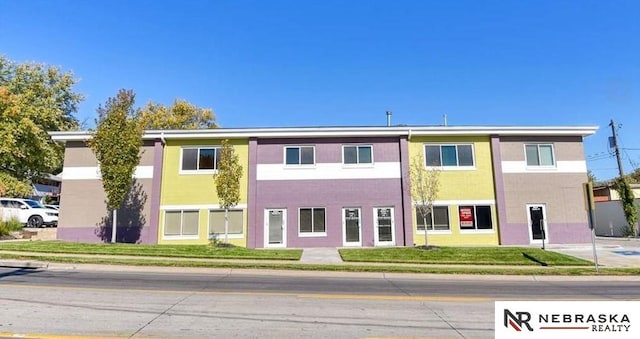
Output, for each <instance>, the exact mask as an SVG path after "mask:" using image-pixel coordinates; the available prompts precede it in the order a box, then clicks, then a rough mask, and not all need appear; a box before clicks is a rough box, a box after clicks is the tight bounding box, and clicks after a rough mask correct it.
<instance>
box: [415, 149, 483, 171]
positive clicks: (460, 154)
mask: <svg viewBox="0 0 640 339" xmlns="http://www.w3.org/2000/svg"><path fill="white" fill-rule="evenodd" d="M424 155H425V156H424V159H425V164H426V166H427V167H445V168H453V167H473V166H474V164H475V162H474V159H473V145H472V144H425V145H424Z"/></svg>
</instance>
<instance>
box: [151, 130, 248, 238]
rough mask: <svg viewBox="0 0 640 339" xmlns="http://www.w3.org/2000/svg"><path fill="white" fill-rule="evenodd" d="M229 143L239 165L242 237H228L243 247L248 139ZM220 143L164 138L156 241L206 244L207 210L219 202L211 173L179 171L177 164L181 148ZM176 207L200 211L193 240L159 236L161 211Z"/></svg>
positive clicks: (217, 141) (162, 231)
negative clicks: (195, 237)
mask: <svg viewBox="0 0 640 339" xmlns="http://www.w3.org/2000/svg"><path fill="white" fill-rule="evenodd" d="M229 143H230V144H231V145H232V146H233V147H234V149H235V152H236V155H238V160H239V162H240V165H241V166H242V168H243V173H242V177H241V179H240V201H239V203H238V205H239V206H243V207H241V209H243V210H244V216H245V223H244V226H243V229H244V231H243V236H242V238H234V239H229V243H231V244H233V245H236V246H246V236H247V227H246V216H247V214H248V213H247V211H246V206H247V192H248V162H249V142H248V140H247V139H231V140H229ZM221 144H222V140H221V139H196V140H167V145H166V146H165V150H164V160H163V162H164V166H163V170H162V188H161V192H162V193H161V197H160V216H159V232H158V238H157V241H158V243H160V244H168V243H175V244H207V243H208V242H209V234H208V211H209V209H211V208H215V209H218V208H219V204H220V201H219V199H218V194H217V193H216V187H215V181H214V179H213V173H210V172H205V173H193V174H191V173H190V174H183V173H180V167H181V166H182V164H181V150H182V148H183V147H194V146H204V147H206V146H214V147H219V146H221ZM179 209H189V210H193V209H196V210H198V211H200V223H199V228H198V229H199V234H198V236H197V239H179V238H171V237H165V236H164V235H163V233H164V212H165V211H166V210H179Z"/></svg>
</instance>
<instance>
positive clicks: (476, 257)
mask: <svg viewBox="0 0 640 339" xmlns="http://www.w3.org/2000/svg"><path fill="white" fill-rule="evenodd" d="M340 255H341V256H342V260H344V261H346V262H348V261H355V262H380V263H411V264H453V265H528V266H588V265H593V263H592V262H590V261H586V260H582V259H578V258H574V257H570V256H567V255H563V254H560V253H555V252H551V251H544V250H542V249H538V248H528V247H439V248H435V249H430V250H424V249H420V248H417V247H394V248H371V249H369V248H358V249H341V250H340Z"/></svg>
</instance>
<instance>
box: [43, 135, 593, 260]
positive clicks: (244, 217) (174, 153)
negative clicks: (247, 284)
mask: <svg viewBox="0 0 640 339" xmlns="http://www.w3.org/2000/svg"><path fill="white" fill-rule="evenodd" d="M596 129H597V128H596V127H482V126H473V127H457V126H402V127H317V128H255V129H211V130H167V131H147V132H146V133H145V134H144V137H143V138H144V142H145V146H144V147H143V149H144V153H143V159H142V161H141V164H140V166H138V170H137V172H136V178H137V180H138V182H139V183H140V185H141V186H140V187H139V190H138V192H137V195H141V194H143V195H145V196H146V197H148V199H146V200H144V203H141V200H140V199H138V200H137V202H138V205H140V206H138V207H139V210H140V211H139V212H138V215H137V217H138V219H140V220H142V221H143V222H141V227H138V230H137V231H138V233H139V238H138V239H137V240H136V241H135V242H146V243H161V244H168V243H182V244H203V243H207V242H208V241H209V240H210V239H221V238H222V237H223V232H224V213H223V211H222V210H221V209H220V206H219V202H218V198H217V194H216V193H215V185H214V181H213V174H214V173H215V172H216V164H217V160H216V159H217V158H216V157H217V155H218V153H217V152H218V147H219V146H220V144H221V141H222V140H224V139H228V140H230V142H231V144H232V145H233V146H234V148H235V150H236V153H237V154H238V155H239V159H240V163H241V165H242V166H243V169H244V173H243V177H242V185H241V201H240V203H239V204H238V206H236V207H235V208H234V209H233V210H232V211H231V214H230V225H229V239H230V242H231V243H233V244H235V245H238V246H247V247H252V248H262V247H289V248H304V247H323V246H331V247H343V246H356V247H373V246H413V245H414V244H421V243H423V242H424V240H423V239H424V230H425V228H426V229H427V232H428V237H429V244H430V245H469V246H471V245H498V244H506V245H512V244H532V243H533V244H535V243H539V242H540V241H541V238H542V236H543V234H544V237H545V239H546V242H550V243H583V242H587V241H589V229H588V226H587V215H586V212H585V211H584V202H583V196H582V183H583V182H585V181H586V180H587V169H586V163H585V160H584V153H583V148H582V147H583V145H582V138H583V137H585V136H588V135H591V134H593V133H595V131H596ZM51 134H52V137H53V138H54V140H59V141H66V142H67V151H66V152H67V153H66V154H65V164H64V170H63V175H62V178H63V184H64V187H65V188H64V192H63V195H62V202H61V209H62V210H65V211H66V210H67V209H69V210H71V211H72V212H69V213H74V212H73V211H74V210H75V211H78V212H76V213H75V214H71V215H69V214H67V213H66V212H62V215H61V219H60V222H59V235H58V238H59V239H63V240H74V241H102V239H104V237H103V234H102V233H100V232H96V229H98V230H100V229H101V228H100V227H99V226H100V225H102V224H104V220H103V219H102V218H104V217H105V216H106V214H105V212H106V209H105V207H104V192H103V191H102V186H101V185H100V180H99V172H98V171H97V164H96V161H95V157H94V156H93V153H91V150H90V149H89V148H87V147H86V145H85V143H84V140H86V139H87V138H89V137H90V134H88V132H53V133H51ZM418 154H422V155H423V156H424V158H425V162H426V164H425V166H429V167H432V168H437V169H439V170H440V171H441V173H440V192H439V195H438V198H437V199H436V201H435V208H434V214H433V216H431V215H430V216H429V218H428V220H427V225H423V221H422V217H421V216H418V215H417V212H416V211H415V207H414V205H413V203H412V201H411V195H410V189H409V181H410V178H409V164H410V161H411V159H412V158H413V157H414V156H415V155H418ZM134 206H135V204H129V206H128V210H129V212H131V209H132V207H134ZM125 214H126V213H125ZM132 220H133V219H131V218H130V219H129V220H128V221H127V222H128V223H125V224H124V225H122V227H123V231H122V232H124V233H127V232H130V231H132V229H131V228H132V227H133V226H134V224H132V223H131V221H132ZM540 227H542V228H540ZM542 230H544V233H542ZM134 231H135V230H134ZM118 232H119V233H120V229H119V230H118ZM134 233H135V232H134ZM96 234H98V235H99V236H98V235H96ZM134 238H135V237H134ZM127 239H128V240H131V239H132V238H127Z"/></svg>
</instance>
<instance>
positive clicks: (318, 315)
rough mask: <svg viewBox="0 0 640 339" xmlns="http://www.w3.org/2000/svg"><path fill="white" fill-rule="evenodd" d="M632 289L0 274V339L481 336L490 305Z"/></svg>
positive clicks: (621, 294) (318, 276)
mask: <svg viewBox="0 0 640 339" xmlns="http://www.w3.org/2000/svg"><path fill="white" fill-rule="evenodd" d="M638 286H639V283H638V282H637V281H560V280H545V281H532V280H526V281H523V280H510V279H508V278H504V279H501V278H492V277H482V276H477V277H476V278H473V279H472V280H469V279H461V278H460V277H455V276H447V277H446V278H442V277H440V278H433V277H424V276H420V275H415V276H411V275H407V276H401V275H388V276H386V277H385V276H382V275H367V274H339V273H321V272H314V273H304V272H301V273H299V276H298V274H296V273H295V272H288V273H284V274H280V273H277V272H273V273H269V272H261V273H259V274H252V273H247V272H242V273H233V272H232V273H228V272H227V273H224V272H204V273H185V272H174V273H171V272H110V271H85V270H20V269H7V268H0V337H2V336H7V337H9V336H13V335H16V334H21V335H27V337H28V336H29V334H32V335H34V337H47V336H54V337H55V336H58V335H80V336H87V337H97V336H116V337H154V338H172V337H176V338H177V337H190V338H202V337H225V338H226V337H260V338H269V337H271V338H297V337H311V338H326V337H334V338H354V337H383V336H384V337H387V336H412V337H430V336H437V337H457V338H464V337H487V338H490V337H493V317H494V316H493V313H494V305H493V302H494V301H495V300H569V299H570V300H575V299H578V300H640V288H638Z"/></svg>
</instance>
